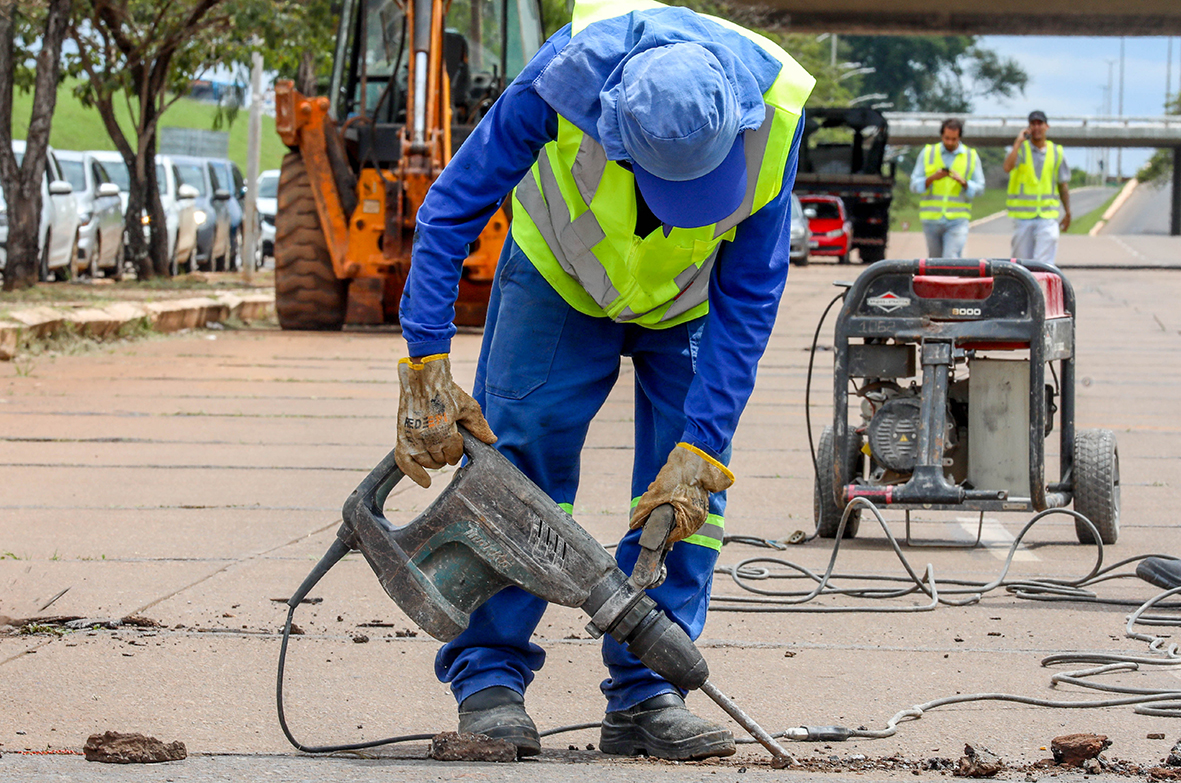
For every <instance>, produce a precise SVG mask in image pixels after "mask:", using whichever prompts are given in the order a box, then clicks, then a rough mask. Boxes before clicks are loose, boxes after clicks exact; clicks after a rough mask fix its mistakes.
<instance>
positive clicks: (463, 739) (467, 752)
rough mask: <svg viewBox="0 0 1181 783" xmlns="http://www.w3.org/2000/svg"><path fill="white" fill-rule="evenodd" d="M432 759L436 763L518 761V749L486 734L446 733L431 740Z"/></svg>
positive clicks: (509, 743)
mask: <svg viewBox="0 0 1181 783" xmlns="http://www.w3.org/2000/svg"><path fill="white" fill-rule="evenodd" d="M431 758H433V759H435V760H436V761H516V759H517V748H516V746H515V745H513V744H512V743H511V742H507V741H505V740H499V739H492V738H491V737H489V736H487V735H486V734H469V733H467V732H464V733H463V734H459V733H457V732H454V731H444V732H443V733H442V734H436V735H435V736H434V738H432V739H431Z"/></svg>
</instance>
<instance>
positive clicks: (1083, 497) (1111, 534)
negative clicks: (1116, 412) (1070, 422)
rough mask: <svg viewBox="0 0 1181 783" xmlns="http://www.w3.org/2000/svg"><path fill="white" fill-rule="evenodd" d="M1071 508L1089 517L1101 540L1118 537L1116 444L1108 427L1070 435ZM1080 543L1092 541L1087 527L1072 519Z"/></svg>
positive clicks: (1105, 541)
mask: <svg viewBox="0 0 1181 783" xmlns="http://www.w3.org/2000/svg"><path fill="white" fill-rule="evenodd" d="M1074 510H1075V511H1077V512H1078V513H1080V514H1082V515H1083V516H1084V517H1086V518H1087V519H1089V520H1091V524H1093V525H1094V526H1095V528H1096V529H1097V530H1098V531H1099V538H1100V539H1101V540H1102V541H1103V543H1104V544H1114V543H1115V541H1116V539H1117V538H1119V446H1117V445H1116V442H1115V433H1113V432H1112V431H1111V430H1079V431H1078V432H1076V433H1075V435H1074ZM1074 532H1075V533H1076V534H1077V535H1078V540H1079V543H1080V544H1093V543H1095V537H1094V535H1093V534H1092V533H1091V530H1090V528H1088V527H1087V526H1086V525H1084V524H1083V523H1082V522H1080V521H1078V520H1075V522H1074Z"/></svg>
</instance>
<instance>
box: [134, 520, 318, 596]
mask: <svg viewBox="0 0 1181 783" xmlns="http://www.w3.org/2000/svg"><path fill="white" fill-rule="evenodd" d="M339 524H340V520H334V521H333V522H330V523H329V524H327V525H324V526H323V527H321V528H317V529H315V530H312V531H311V532H310V533H305V534H303V535H301V536H299V537H298V538H293V539H291V540H290V541H287V542H285V543H282V544H278V545H276V546H273V547H270V548H269V549H265V550H263V551H261V552H255V553H253V554H251V555H248V556H246V557H242V558H238V559H237V560H234V561H231V562H228V563H226V564H225V565H224V566H222V567H221V568H218V569H217V570H215V571H213V572H211V573H209V574H206V575H205V576H203V577H201V578H200V579H197V580H196V581H194V582H192V583H191V584H188V585H185V586H183V587H179V588H177V589H176V590H173V591H172V592H170V593H168V594H167V595H164V596H161V597H159V598H157V599H156V600H154V601H151V602H149V603H147V604H144V605H143V606H141V607H139V608H138V609H135V610H133V611H131V612H129V614H133V615H135V614H143V613H144V612H146V611H148V610H149V609H151V608H152V607H153V606H156V605H158V604H161V603H163V602H164V601H167V600H168V599H169V598H173V597H175V596H177V595H180V594H181V593H183V592H185V591H186V590H190V589H192V588H194V587H196V586H197V585H199V584H203V583H204V582H207V581H209V580H210V579H212V578H214V577H215V576H217V575H218V574H221V573H224V572H226V571H228V570H230V569H231V568H233V567H234V566H236V565H242V564H245V563H249V562H251V561H253V560H257V559H259V558H261V557H263V556H265V555H268V554H270V553H271V552H275V551H277V550H279V549H283V548H284V547H288V546H291V545H293V544H298V543H300V542H301V541H306V540H307V539H309V538H311V537H313V536H316V535H318V534H320V533H323V532H324V531H326V530H331V529H332V528H334V527H336V526H337V525H339Z"/></svg>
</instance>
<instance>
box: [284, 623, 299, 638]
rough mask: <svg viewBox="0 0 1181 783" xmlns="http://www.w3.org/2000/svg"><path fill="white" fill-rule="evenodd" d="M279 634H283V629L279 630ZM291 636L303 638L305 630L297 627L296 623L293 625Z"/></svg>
mask: <svg viewBox="0 0 1181 783" xmlns="http://www.w3.org/2000/svg"><path fill="white" fill-rule="evenodd" d="M279 633H283V629H282V628H280V629H279ZM291 635H292V636H303V635H304V630H303V629H302V628H300V627H299V626H298V625H296V624H295V623H292V624H291Z"/></svg>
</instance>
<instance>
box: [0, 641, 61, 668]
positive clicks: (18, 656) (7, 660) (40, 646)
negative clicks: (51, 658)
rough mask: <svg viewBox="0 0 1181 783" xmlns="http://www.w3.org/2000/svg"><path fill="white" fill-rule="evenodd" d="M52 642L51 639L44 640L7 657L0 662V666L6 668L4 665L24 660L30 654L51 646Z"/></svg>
mask: <svg viewBox="0 0 1181 783" xmlns="http://www.w3.org/2000/svg"><path fill="white" fill-rule="evenodd" d="M53 642H54V640H53V639H46V640H44V641H41V642H40V643H39V644H35V645H33V646H32V647H28V648H26V649H24V650H21V651H20V652H18V653H17V654H16V655H12V656H9V657H8V658H5V659H4V660H2V661H0V666H6V665H8V664H10V663H12V662H13V661H18V660H20V659H21V658H24V657H25V656H26V655H28V654H29V653H30V652H33V653H35V652H37V651H38V650H42V649H44V648H46V647H48V646H49V645H51V644H53Z"/></svg>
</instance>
